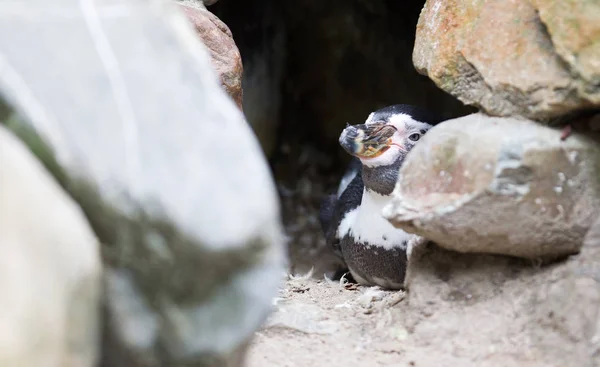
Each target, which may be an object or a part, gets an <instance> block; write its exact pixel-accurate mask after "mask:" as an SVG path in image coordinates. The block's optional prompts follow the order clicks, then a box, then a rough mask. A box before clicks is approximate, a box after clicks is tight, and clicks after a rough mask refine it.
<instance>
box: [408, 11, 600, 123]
mask: <svg viewBox="0 0 600 367" xmlns="http://www.w3.org/2000/svg"><path fill="white" fill-rule="evenodd" d="M599 37H600V2H597V1H576V0H565V1H547V0H535V1H528V0H516V1H505V0H478V1H465V0H451V1H446V0H428V1H427V2H426V4H425V7H424V9H423V11H422V13H421V16H420V18H419V23H418V26H417V35H416V41H415V48H414V50H413V62H414V64H415V67H416V68H417V70H419V72H421V73H422V74H425V75H428V76H429V77H430V78H431V79H432V80H433V81H434V82H435V83H436V84H437V85H438V86H439V87H440V88H442V89H443V90H445V91H447V92H448V93H450V94H452V95H453V96H455V97H457V98H458V99H460V100H461V101H463V102H464V103H466V104H469V105H474V106H476V107H479V108H482V109H483V110H484V111H486V112H487V113H489V114H491V115H496V116H498V115H499V116H513V115H520V116H525V117H528V118H531V119H535V120H545V119H550V118H555V117H561V116H563V115H565V114H567V113H570V112H573V111H577V110H581V109H586V108H592V107H595V108H598V107H600V89H599V88H598V83H599V82H600V43H599V42H598V38H599Z"/></svg>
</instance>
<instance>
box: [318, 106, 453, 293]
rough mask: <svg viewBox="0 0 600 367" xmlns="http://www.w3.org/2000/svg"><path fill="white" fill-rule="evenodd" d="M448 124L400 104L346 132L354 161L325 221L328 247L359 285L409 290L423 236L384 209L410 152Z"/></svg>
mask: <svg viewBox="0 0 600 367" xmlns="http://www.w3.org/2000/svg"><path fill="white" fill-rule="evenodd" d="M442 121H443V119H442V118H441V117H440V116H437V115H436V114H434V113H432V112H429V111H427V110H425V109H422V108H419V107H416V106H411V105H404V104H397V105H392V106H387V107H385V108H382V109H379V110H377V111H375V112H372V113H371V114H370V115H369V116H368V118H367V120H366V121H365V123H364V124H359V125H348V126H347V127H346V128H345V129H344V130H343V131H342V133H341V135H340V138H339V144H340V145H341V147H342V148H343V149H344V150H345V151H346V152H347V153H348V154H350V155H351V156H352V160H351V162H350V165H349V166H348V168H347V170H346V172H345V173H344V175H343V177H342V179H341V180H340V184H339V186H338V189H337V192H336V193H332V194H330V195H328V196H327V197H325V198H324V199H323V201H322V203H321V207H320V213H319V219H320V222H321V227H322V230H323V232H324V235H325V239H326V242H327V244H328V245H329V246H331V247H332V248H333V250H334V252H335V253H336V254H337V255H338V256H339V257H341V258H342V259H343V260H344V262H345V263H346V266H347V268H348V271H349V272H350V274H351V276H352V277H353V278H354V280H355V281H356V282H357V283H359V284H362V285H366V286H379V287H381V288H384V289H403V288H404V278H405V274H406V267H407V261H408V255H410V245H411V240H415V239H416V238H417V236H416V235H414V234H410V233H407V232H404V231H403V230H401V229H398V228H395V227H394V226H392V224H391V223H390V222H388V221H387V220H386V219H385V218H384V217H383V214H382V209H383V207H384V206H385V205H387V204H388V203H389V202H390V200H391V194H392V192H393V190H394V188H395V186H396V181H397V179H398V174H399V171H400V167H401V166H402V163H403V162H404V159H405V158H406V156H407V154H408V152H410V150H411V149H412V148H413V147H414V146H415V145H416V144H417V143H418V142H419V140H420V139H421V138H422V137H423V135H425V134H426V133H427V131H429V130H430V129H431V128H432V127H433V126H435V125H437V124H439V123H440V122H442Z"/></svg>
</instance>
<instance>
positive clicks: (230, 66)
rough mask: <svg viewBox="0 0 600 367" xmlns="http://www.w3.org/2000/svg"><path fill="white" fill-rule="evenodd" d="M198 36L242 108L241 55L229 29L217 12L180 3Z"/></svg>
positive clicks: (219, 74) (225, 85)
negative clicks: (215, 13)
mask: <svg viewBox="0 0 600 367" xmlns="http://www.w3.org/2000/svg"><path fill="white" fill-rule="evenodd" d="M181 8H182V9H183V11H184V12H185V15H186V16H187V17H188V19H189V20H190V22H191V23H192V25H193V26H194V27H195V28H196V32H198V36H199V37H200V39H201V40H202V42H204V45H205V46H206V47H207V48H208V50H209V52H210V58H211V62H212V65H213V67H214V68H215V71H216V72H217V75H218V76H219V79H220V80H221V85H222V86H223V88H225V91H227V93H228V94H229V96H231V98H233V100H234V101H235V103H236V104H237V105H238V107H239V108H240V109H242V99H243V98H242V97H243V91H242V74H243V71H244V68H243V66H242V57H241V55H240V51H239V50H238V48H237V46H236V45H235V42H234V40H233V36H232V35H231V31H230V30H229V28H228V27H227V25H226V24H225V23H223V22H222V21H221V20H220V19H219V18H218V17H217V16H216V15H214V14H213V13H211V12H209V11H208V10H206V9H202V8H198V7H193V6H189V5H186V4H183V5H181Z"/></svg>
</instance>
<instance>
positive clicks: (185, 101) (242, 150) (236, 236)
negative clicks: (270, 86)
mask: <svg viewBox="0 0 600 367" xmlns="http://www.w3.org/2000/svg"><path fill="white" fill-rule="evenodd" d="M38 2H39V4H38V5H40V7H32V6H31V4H28V5H20V4H18V3H10V4H6V5H3V6H2V7H0V17H1V19H2V22H0V55H1V58H0V90H1V91H2V93H3V95H5V96H6V98H7V100H8V104H10V105H12V106H14V108H15V110H16V111H17V113H15V114H13V115H12V117H11V120H10V121H11V122H10V123H9V124H8V125H7V126H8V127H9V128H10V129H11V130H12V131H13V132H14V133H16V134H17V135H18V136H19V137H20V138H21V139H22V140H23V141H24V142H26V143H27V145H28V146H29V148H30V149H31V150H32V151H33V152H34V153H35V155H36V156H37V157H38V158H39V159H40V160H41V161H42V162H43V163H44V164H45V165H46V167H48V168H49V169H50V171H51V172H52V173H53V174H54V176H55V177H56V178H57V179H58V180H59V181H60V183H61V184H62V186H63V187H64V188H65V189H66V191H67V192H68V193H69V194H70V195H71V196H72V197H73V198H75V199H76V200H77V202H78V203H79V204H80V206H81V207H82V209H83V211H84V212H85V214H86V215H87V217H88V220H89V221H90V223H91V225H92V227H93V229H94V231H95V233H96V235H97V236H98V238H99V239H100V241H101V242H102V244H103V247H102V255H103V260H104V263H105V266H106V277H105V282H106V288H105V290H106V294H105V296H106V297H105V300H106V301H105V305H104V306H105V315H104V326H105V328H104V330H105V333H104V334H105V335H104V341H103V346H102V347H103V350H102V361H101V363H100V364H101V365H103V366H111V367H119V366H127V367H129V366H136V367H142V366H148V367H150V366H174V365H185V366H239V365H241V363H242V362H241V361H242V360H243V351H244V348H245V345H246V344H247V343H248V341H249V339H250V338H251V336H252V335H253V332H254V330H255V329H257V328H258V327H259V325H260V324H261V323H262V322H263V321H264V320H265V318H266V316H267V314H268V313H269V311H270V306H271V299H272V296H274V295H275V294H276V290H277V285H278V284H279V281H280V277H279V276H280V274H281V272H282V271H283V270H284V256H285V252H284V248H283V242H282V234H281V225H280V219H279V211H278V201H277V197H276V192H275V188H274V185H273V182H272V179H271V177H270V173H269V170H268V166H267V164H266V162H265V160H264V157H263V155H262V153H261V151H260V147H259V144H258V142H257V141H256V139H255V138H254V137H253V135H252V131H251V129H250V127H249V126H248V124H247V123H246V121H245V120H244V117H243V115H242V113H241V112H240V111H239V109H238V108H236V106H235V105H234V103H232V101H231V99H230V98H228V97H227V96H226V94H225V93H224V91H223V90H222V89H221V87H220V86H219V85H218V83H217V78H216V75H215V74H214V72H213V69H212V67H211V65H210V59H209V55H208V52H207V50H206V49H205V47H204V46H202V44H201V42H200V41H199V40H198V37H197V34H195V32H194V29H193V28H192V27H191V26H190V24H189V22H188V21H187V20H186V18H185V15H184V14H183V12H182V11H181V8H180V7H179V5H177V4H175V3H172V2H166V1H152V2H146V1H138V0H119V1H109V2H96V3H93V2H84V3H81V2H78V1H75V0H68V1H62V2H60V4H54V5H52V6H53V7H54V10H55V12H50V13H48V12H45V11H44V9H46V7H45V6H46V5H47V4H46V2H43V1H41V0H40V1H38ZM42 5H44V6H42ZM48 6H49V5H48ZM67 15H68V16H67ZM59 16H60V18H56V19H55V18H52V17H59ZM42 19H43V21H42ZM50 20H53V21H50ZM15 34H18V35H19V36H18V37H15V36H14V35H15ZM23 44H27V45H29V46H28V47H23ZM57 49H60V50H61V52H60V53H59V52H56V50H57ZM65 54H69V55H71V56H70V57H67V58H65V57H61V55H65ZM166 91H168V92H166ZM48 216H49V217H51V215H50V214H49V215H48ZM29 302H34V303H37V302H40V300H39V299H31V300H30V301H29ZM63 311H64V310H63Z"/></svg>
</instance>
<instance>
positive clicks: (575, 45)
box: [532, 0, 600, 102]
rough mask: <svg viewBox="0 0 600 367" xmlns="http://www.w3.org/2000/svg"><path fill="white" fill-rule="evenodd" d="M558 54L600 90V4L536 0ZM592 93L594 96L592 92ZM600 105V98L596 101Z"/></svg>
mask: <svg viewBox="0 0 600 367" xmlns="http://www.w3.org/2000/svg"><path fill="white" fill-rule="evenodd" d="M532 3H533V4H535V7H536V9H537V10H538V13H539V17H540V19H541V21H542V22H543V23H544V25H545V26H546V29H547V31H548V33H549V35H550V37H551V38H552V45H553V46H554V49H555V51H556V53H557V54H558V55H559V56H560V57H561V59H562V60H564V61H565V62H566V63H567V64H568V65H569V68H570V70H571V72H572V73H573V74H575V75H577V76H578V77H580V78H581V79H583V80H584V81H585V82H586V84H587V85H589V86H590V87H591V88H592V92H593V91H594V90H595V94H596V95H598V93H599V92H598V89H599V88H600V2H598V1H578V0H563V1H553V0H533V1H532ZM592 92H590V93H592ZM595 100H596V102H598V98H596V99H595Z"/></svg>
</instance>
